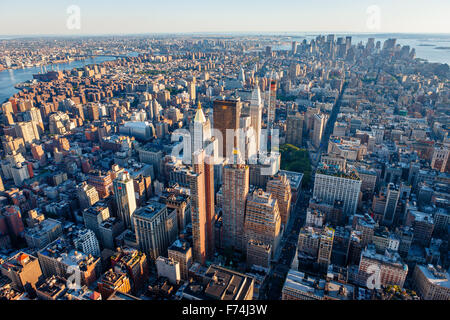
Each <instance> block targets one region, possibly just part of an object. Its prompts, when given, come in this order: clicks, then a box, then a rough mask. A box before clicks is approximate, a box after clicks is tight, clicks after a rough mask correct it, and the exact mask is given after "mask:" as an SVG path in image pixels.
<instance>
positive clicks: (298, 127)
mask: <svg viewBox="0 0 450 320" xmlns="http://www.w3.org/2000/svg"><path fill="white" fill-rule="evenodd" d="M302 135H303V116H302V115H300V113H298V112H297V113H296V114H295V115H289V116H288V117H287V119H286V143H289V144H292V145H294V146H297V147H301V145H302Z"/></svg>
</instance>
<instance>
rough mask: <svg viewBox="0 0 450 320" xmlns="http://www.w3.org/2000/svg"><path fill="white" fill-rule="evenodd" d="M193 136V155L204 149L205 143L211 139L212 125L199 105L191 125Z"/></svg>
mask: <svg viewBox="0 0 450 320" xmlns="http://www.w3.org/2000/svg"><path fill="white" fill-rule="evenodd" d="M190 134H191V150H190V152H191V154H192V153H194V152H196V151H199V150H201V149H204V148H205V147H206V146H205V143H206V142H207V141H208V140H209V139H211V124H210V121H209V119H206V117H205V115H204V113H203V110H202V106H201V104H200V103H199V104H198V108H197V112H196V113H195V117H194V119H193V120H192V123H191V125H190Z"/></svg>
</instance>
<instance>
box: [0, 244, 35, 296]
mask: <svg viewBox="0 0 450 320" xmlns="http://www.w3.org/2000/svg"><path fill="white" fill-rule="evenodd" d="M0 271H1V274H2V275H5V276H7V277H8V278H9V279H10V280H11V281H12V285H13V286H14V288H15V289H17V290H19V291H21V292H23V291H25V292H28V293H33V291H34V290H35V289H36V285H37V284H38V283H39V281H40V280H41V279H42V271H41V267H40V265H39V261H38V259H37V258H36V257H34V256H32V255H29V254H27V253H24V252H19V253H17V254H15V255H13V256H11V257H9V258H8V259H5V261H4V263H2V264H0Z"/></svg>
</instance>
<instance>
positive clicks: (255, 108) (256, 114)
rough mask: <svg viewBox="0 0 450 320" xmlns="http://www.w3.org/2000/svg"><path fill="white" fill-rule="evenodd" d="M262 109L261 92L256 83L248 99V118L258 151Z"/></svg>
mask: <svg viewBox="0 0 450 320" xmlns="http://www.w3.org/2000/svg"><path fill="white" fill-rule="evenodd" d="M262 109H263V103H262V100H261V92H260V90H259V86H258V85H256V87H255V89H253V92H252V97H251V100H250V118H251V126H252V128H253V135H254V137H255V144H256V151H257V152H259V150H260V141H261V125H262Z"/></svg>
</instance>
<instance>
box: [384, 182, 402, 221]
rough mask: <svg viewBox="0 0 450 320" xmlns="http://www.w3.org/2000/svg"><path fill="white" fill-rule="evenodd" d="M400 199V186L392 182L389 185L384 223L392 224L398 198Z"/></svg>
mask: <svg viewBox="0 0 450 320" xmlns="http://www.w3.org/2000/svg"><path fill="white" fill-rule="evenodd" d="M399 199H400V191H399V187H398V186H396V185H394V184H393V183H390V184H389V185H388V187H387V195H386V206H385V208H384V215H383V224H384V225H388V226H390V225H392V223H393V222H394V218H395V212H396V210H397V204H398V200H399Z"/></svg>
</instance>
